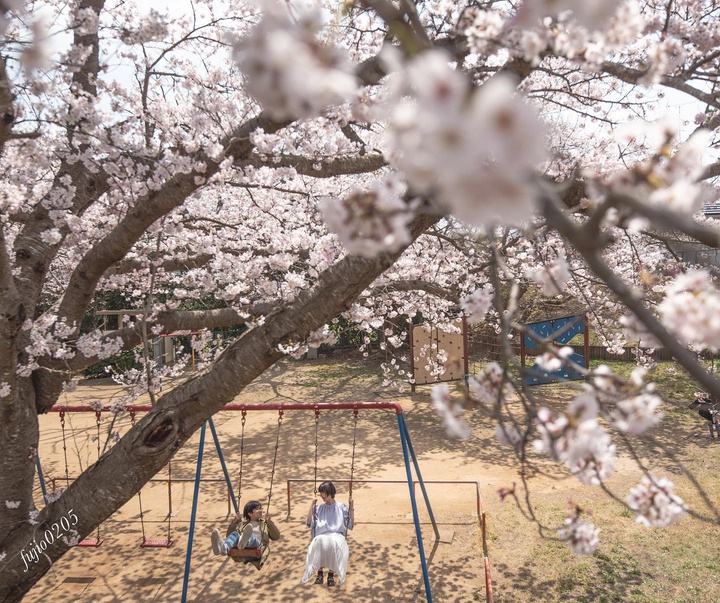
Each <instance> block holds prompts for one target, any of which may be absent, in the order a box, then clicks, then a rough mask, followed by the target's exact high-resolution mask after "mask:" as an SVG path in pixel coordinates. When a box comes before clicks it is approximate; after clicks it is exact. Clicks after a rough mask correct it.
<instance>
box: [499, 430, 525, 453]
mask: <svg viewBox="0 0 720 603" xmlns="http://www.w3.org/2000/svg"><path fill="white" fill-rule="evenodd" d="M495 439H496V440H497V441H498V443H499V444H502V445H503V446H512V447H513V448H515V447H517V446H518V444H520V443H521V442H522V440H523V437H522V434H521V433H520V432H519V431H518V430H517V428H516V427H515V426H514V425H498V426H497V427H496V428H495Z"/></svg>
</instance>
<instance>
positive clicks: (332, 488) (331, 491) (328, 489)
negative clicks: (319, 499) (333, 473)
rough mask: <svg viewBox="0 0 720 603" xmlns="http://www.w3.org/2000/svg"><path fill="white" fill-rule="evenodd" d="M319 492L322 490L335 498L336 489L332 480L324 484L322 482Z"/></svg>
mask: <svg viewBox="0 0 720 603" xmlns="http://www.w3.org/2000/svg"><path fill="white" fill-rule="evenodd" d="M318 492H322V493H323V494H327V495H328V496H332V497H333V498H335V492H336V490H335V486H334V485H333V483H332V482H323V483H322V484H320V487H319V488H318Z"/></svg>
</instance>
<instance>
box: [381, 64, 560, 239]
mask: <svg viewBox="0 0 720 603" xmlns="http://www.w3.org/2000/svg"><path fill="white" fill-rule="evenodd" d="M451 61H452V59H451V57H450V56H448V55H447V54H446V53H445V52H443V51H439V50H430V51H427V52H424V53H422V54H421V55H419V56H418V57H417V58H415V59H413V60H412V61H411V62H410V63H409V64H408V66H407V69H406V70H405V71H404V72H402V73H399V74H395V80H394V81H392V83H393V84H394V85H392V86H391V94H390V99H389V100H390V102H391V104H393V106H392V110H391V114H390V118H389V125H390V128H389V133H388V141H387V142H388V147H389V148H388V149H387V150H386V157H387V159H388V162H389V163H390V164H391V165H392V166H394V167H396V168H397V169H399V170H400V171H402V172H403V173H404V174H405V175H406V176H407V178H408V181H409V182H412V185H413V187H414V188H415V189H416V190H418V191H420V192H427V193H430V192H434V191H437V198H438V200H439V201H440V204H441V205H443V206H444V207H443V209H447V210H449V211H451V212H452V213H453V214H455V215H456V216H457V217H458V218H459V219H461V220H463V221H465V222H467V223H469V224H474V225H477V226H488V225H491V224H494V223H497V222H499V223H511V224H519V223H521V222H524V221H527V220H528V219H529V218H530V216H531V215H532V211H533V203H534V200H535V196H536V193H535V187H534V185H533V177H534V169H535V168H536V167H537V165H538V164H539V163H540V162H541V161H543V160H544V159H545V157H546V148H547V145H546V144H545V136H544V128H543V127H542V125H541V123H540V121H539V119H538V116H537V114H536V112H535V111H534V110H533V109H532V108H531V107H530V106H529V105H528V104H527V103H525V102H524V101H523V100H521V99H520V98H519V94H518V93H517V91H516V89H515V84H514V82H513V80H512V79H511V78H510V77H503V76H497V77H494V78H491V79H490V80H488V81H487V82H486V83H485V84H483V85H482V86H481V87H480V88H479V89H477V90H475V89H471V86H470V83H469V81H468V80H467V78H466V77H465V75H464V74H462V73H460V72H458V71H455V70H454V69H453V68H452V67H451V66H450V62H451ZM398 80H399V81H398ZM393 97H394V98H393Z"/></svg>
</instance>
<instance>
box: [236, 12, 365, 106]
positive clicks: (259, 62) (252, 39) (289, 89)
mask: <svg viewBox="0 0 720 603" xmlns="http://www.w3.org/2000/svg"><path fill="white" fill-rule="evenodd" d="M262 6H263V10H264V13H263V18H262V19H261V20H260V22H259V23H258V25H257V26H256V27H255V29H254V30H253V31H252V32H251V33H250V35H248V36H247V37H245V38H243V39H241V40H239V41H238V42H237V43H236V45H235V53H236V57H237V60H238V62H239V64H240V69H242V72H243V74H244V75H245V76H246V78H247V90H248V92H249V93H250V94H251V95H252V96H254V97H255V99H256V100H257V101H258V102H259V103H260V104H261V105H262V107H263V109H265V110H266V111H267V112H268V113H270V115H271V116H272V117H273V118H274V119H278V120H284V119H292V118H302V117H310V116H313V115H316V114H318V113H319V112H320V111H321V110H322V109H324V108H325V107H327V106H328V105H333V104H336V103H340V102H343V101H345V100H347V99H349V98H350V97H351V96H352V95H353V94H354V93H355V91H356V89H357V81H356V79H355V76H354V75H353V74H352V64H351V63H350V61H349V60H348V58H347V57H346V56H345V54H344V53H343V52H342V51H341V50H339V49H337V48H335V47H333V46H331V45H326V44H323V43H321V42H319V41H318V39H317V37H316V35H317V33H318V32H319V31H320V30H321V28H322V25H323V23H322V19H321V13H320V11H319V10H314V11H311V10H310V9H307V10H306V11H305V12H302V13H301V14H300V15H299V17H298V18H297V19H294V18H292V17H291V16H290V14H289V13H288V11H287V10H286V9H285V8H284V7H283V6H282V5H280V4H279V3H276V2H273V1H271V0H270V1H267V2H263V3H262ZM295 8H298V7H295Z"/></svg>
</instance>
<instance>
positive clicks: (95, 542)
mask: <svg viewBox="0 0 720 603" xmlns="http://www.w3.org/2000/svg"><path fill="white" fill-rule="evenodd" d="M102 542H103V541H102V540H100V539H98V538H85V539H84V540H81V541H80V542H78V543H77V545H76V546H92V547H99V546H100V545H101V544H102Z"/></svg>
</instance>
